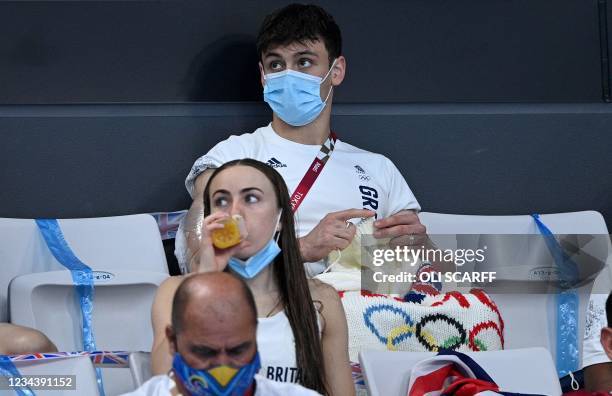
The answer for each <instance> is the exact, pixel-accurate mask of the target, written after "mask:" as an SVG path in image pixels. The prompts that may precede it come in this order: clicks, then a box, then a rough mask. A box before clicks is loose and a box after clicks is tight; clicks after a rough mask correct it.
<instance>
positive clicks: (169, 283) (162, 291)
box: [155, 275, 185, 300]
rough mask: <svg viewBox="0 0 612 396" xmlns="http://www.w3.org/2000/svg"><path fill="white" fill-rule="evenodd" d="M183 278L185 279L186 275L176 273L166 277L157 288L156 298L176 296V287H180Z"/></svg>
mask: <svg viewBox="0 0 612 396" xmlns="http://www.w3.org/2000/svg"><path fill="white" fill-rule="evenodd" d="M183 279H185V275H175V276H169V277H168V278H166V279H165V280H164V281H163V282H162V283H161V284H160V285H159V287H158V288H157V293H156V297H155V299H156V300H159V299H164V300H165V299H167V298H170V299H172V298H173V297H174V293H175V292H176V289H178V287H179V285H180V284H181V282H182V281H183Z"/></svg>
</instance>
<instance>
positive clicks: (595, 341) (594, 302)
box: [582, 294, 611, 368]
mask: <svg viewBox="0 0 612 396" xmlns="http://www.w3.org/2000/svg"><path fill="white" fill-rule="evenodd" d="M607 298H608V296H607V295H605V294H592V295H591V298H590V300H589V307H588V310H587V315H586V323H585V326H584V343H583V344H582V367H583V368H584V367H587V366H591V365H593V364H599V363H608V362H611V361H610V358H609V357H608V355H606V352H605V351H604V349H603V346H602V345H601V329H603V328H604V327H606V326H607V325H608V320H607V318H606V299H607Z"/></svg>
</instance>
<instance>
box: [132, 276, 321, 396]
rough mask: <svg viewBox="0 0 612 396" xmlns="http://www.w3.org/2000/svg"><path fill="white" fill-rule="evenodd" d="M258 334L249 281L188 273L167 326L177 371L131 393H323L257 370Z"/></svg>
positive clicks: (139, 395)
mask: <svg viewBox="0 0 612 396" xmlns="http://www.w3.org/2000/svg"><path fill="white" fill-rule="evenodd" d="M256 334H257V310H256V307H255V300H254V299H253V295H252V293H251V291H250V290H249V288H248V286H247V285H246V284H245V283H244V281H242V280H241V279H238V278H237V277H234V276H232V275H230V274H228V273H225V272H210V273H199V274H194V275H191V276H188V277H187V278H185V280H184V281H183V282H182V283H181V285H180V286H179V288H178V289H177V291H176V294H175V295H174V300H173V303H172V325H170V326H168V327H167V329H166V337H168V341H169V343H170V350H171V353H172V354H173V356H174V358H173V362H172V370H170V372H169V373H168V374H167V375H158V376H155V377H153V378H151V379H150V380H149V381H147V382H146V383H144V384H143V385H142V386H141V387H140V388H138V389H137V390H136V391H134V392H132V393H129V394H127V395H130V396H142V395H155V396H168V395H173V396H176V395H183V396H187V395H191V396H196V395H198V396H199V395H206V396H208V395H219V396H221V395H222V396H277V395H278V396H280V395H298V396H314V395H318V393H316V392H314V391H312V390H308V389H306V388H304V387H302V386H300V385H296V384H292V383H281V382H274V381H271V380H268V379H266V378H265V377H263V376H260V375H259V374H257V372H258V371H259V369H260V367H261V366H260V363H259V354H258V353H257V340H256Z"/></svg>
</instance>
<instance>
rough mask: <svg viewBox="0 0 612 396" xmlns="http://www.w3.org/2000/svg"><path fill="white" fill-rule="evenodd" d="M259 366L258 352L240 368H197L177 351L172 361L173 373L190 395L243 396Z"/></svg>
mask: <svg viewBox="0 0 612 396" xmlns="http://www.w3.org/2000/svg"><path fill="white" fill-rule="evenodd" d="M260 368H261V362H260V360H259V353H256V354H255V357H254V358H253V360H251V362H250V363H249V364H247V365H245V366H242V367H240V368H234V367H230V366H218V367H213V368H211V369H208V370H197V369H194V368H193V367H191V366H189V365H188V364H187V363H186V362H185V360H183V358H182V356H181V355H180V354H179V353H175V354H174V360H173V361H172V369H173V371H174V374H175V375H176V376H177V377H178V379H179V380H180V381H181V384H183V386H184V387H185V388H186V389H187V391H189V395H190V396H243V395H244V394H245V392H246V391H247V390H248V389H249V388H250V387H251V385H252V384H253V381H254V380H255V374H256V373H257V372H258V371H259V369H260Z"/></svg>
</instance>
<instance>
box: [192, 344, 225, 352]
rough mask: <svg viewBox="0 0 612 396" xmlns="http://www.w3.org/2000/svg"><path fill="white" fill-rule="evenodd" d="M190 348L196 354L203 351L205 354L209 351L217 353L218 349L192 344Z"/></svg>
mask: <svg viewBox="0 0 612 396" xmlns="http://www.w3.org/2000/svg"><path fill="white" fill-rule="evenodd" d="M190 349H191V351H192V352H193V353H198V354H202V353H205V354H209V353H214V354H217V353H219V350H218V349H213V348H210V347H207V346H205V345H192V346H191V348H190Z"/></svg>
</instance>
